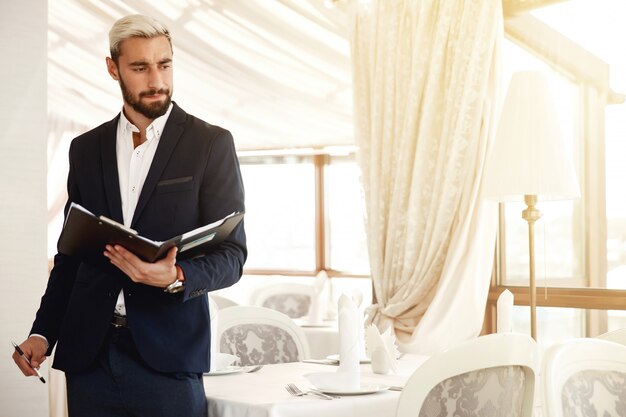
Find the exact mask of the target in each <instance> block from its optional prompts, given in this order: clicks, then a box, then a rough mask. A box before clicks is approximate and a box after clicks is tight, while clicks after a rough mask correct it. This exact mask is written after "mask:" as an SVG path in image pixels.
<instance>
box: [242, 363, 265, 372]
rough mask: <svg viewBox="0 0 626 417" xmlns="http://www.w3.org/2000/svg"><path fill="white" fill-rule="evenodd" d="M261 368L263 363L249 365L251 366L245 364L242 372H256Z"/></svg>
mask: <svg viewBox="0 0 626 417" xmlns="http://www.w3.org/2000/svg"><path fill="white" fill-rule="evenodd" d="M261 368H263V365H251V366H246V369H245V371H244V372H246V373H248V374H251V373H252V372H256V371H259V370H261Z"/></svg>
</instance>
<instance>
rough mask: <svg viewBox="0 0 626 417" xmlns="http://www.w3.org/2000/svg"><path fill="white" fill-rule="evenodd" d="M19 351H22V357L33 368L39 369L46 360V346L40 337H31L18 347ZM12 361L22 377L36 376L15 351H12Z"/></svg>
mask: <svg viewBox="0 0 626 417" xmlns="http://www.w3.org/2000/svg"><path fill="white" fill-rule="evenodd" d="M20 349H22V352H24V356H26V357H27V358H28V360H29V361H30V364H31V365H32V366H33V368H37V369H39V366H40V365H41V364H42V363H43V361H45V360H46V351H47V350H48V344H47V343H46V341H45V340H43V339H42V338H41V337H37V336H31V337H29V338H28V339H26V340H25V341H24V342H23V343H22V344H21V345H20ZM13 360H14V361H15V363H16V364H17V366H18V368H20V370H21V371H22V373H23V374H24V375H26V376H37V372H35V371H34V369H33V368H31V367H30V366H28V363H26V361H25V360H24V358H22V357H21V356H20V354H19V353H17V351H16V350H15V351H13Z"/></svg>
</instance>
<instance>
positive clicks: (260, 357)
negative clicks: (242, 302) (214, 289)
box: [217, 306, 309, 366]
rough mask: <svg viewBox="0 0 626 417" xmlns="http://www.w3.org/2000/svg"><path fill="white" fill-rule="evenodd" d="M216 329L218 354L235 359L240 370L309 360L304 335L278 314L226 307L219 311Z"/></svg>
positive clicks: (270, 311)
mask: <svg viewBox="0 0 626 417" xmlns="http://www.w3.org/2000/svg"><path fill="white" fill-rule="evenodd" d="M218 328H219V330H218V336H217V337H218V340H219V349H220V352H223V353H230V354H233V355H237V356H238V357H239V362H238V364H239V365H241V366H248V365H261V364H271V363H285V362H298V361H301V360H302V359H307V358H309V344H308V342H307V339H306V336H305V334H304V332H303V331H302V329H301V328H300V327H299V326H298V325H296V324H295V323H294V322H293V320H291V319H290V318H289V317H287V316H286V315H285V314H283V313H281V312H279V311H275V310H272V309H269V308H264V307H250V306H235V307H229V308H226V309H224V310H220V311H219V324H218Z"/></svg>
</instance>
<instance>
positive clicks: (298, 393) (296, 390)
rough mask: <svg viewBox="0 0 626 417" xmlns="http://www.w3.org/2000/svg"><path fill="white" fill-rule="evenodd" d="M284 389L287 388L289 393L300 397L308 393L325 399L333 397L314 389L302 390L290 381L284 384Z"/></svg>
mask: <svg viewBox="0 0 626 417" xmlns="http://www.w3.org/2000/svg"><path fill="white" fill-rule="evenodd" d="M285 389H286V390H287V392H288V393H289V394H291V395H293V396H294V397H301V396H303V395H307V394H310V395H315V396H316V397H318V398H323V399H325V400H332V399H333V397H331V396H330V395H326V394H324V393H323V392H319V391H315V390H309V391H302V390H300V388H298V387H297V386H296V385H295V384H291V383H289V384H287V385H285Z"/></svg>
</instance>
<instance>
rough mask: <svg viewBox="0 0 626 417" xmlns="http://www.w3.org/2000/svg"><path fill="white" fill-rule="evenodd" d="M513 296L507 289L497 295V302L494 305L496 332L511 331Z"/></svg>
mask: <svg viewBox="0 0 626 417" xmlns="http://www.w3.org/2000/svg"><path fill="white" fill-rule="evenodd" d="M514 298H515V297H514V296H513V294H512V293H511V291H509V290H504V291H502V293H500V296H499V297H498V303H497V305H496V310H497V313H496V314H497V320H496V332H497V333H510V332H512V331H513V301H514Z"/></svg>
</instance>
